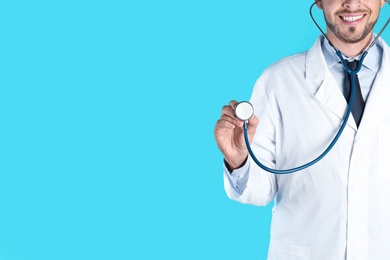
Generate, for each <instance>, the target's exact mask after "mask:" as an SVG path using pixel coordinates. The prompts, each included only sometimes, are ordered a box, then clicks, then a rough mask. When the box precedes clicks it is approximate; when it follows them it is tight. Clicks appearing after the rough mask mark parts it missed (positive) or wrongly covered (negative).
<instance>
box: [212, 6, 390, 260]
mask: <svg viewBox="0 0 390 260" xmlns="http://www.w3.org/2000/svg"><path fill="white" fill-rule="evenodd" d="M385 3H386V1H385V0H322V1H319V2H317V3H316V4H317V7H318V8H320V9H321V10H323V12H324V17H325V21H326V24H327V34H326V35H327V38H328V39H329V40H330V42H331V44H333V46H334V47H336V48H337V49H339V50H340V51H341V53H342V54H343V55H344V58H345V59H346V60H347V61H352V60H354V59H357V60H359V59H360V58H361V54H362V52H363V51H364V50H365V49H366V48H367V47H368V46H369V45H370V43H371V42H372V40H373V39H374V35H373V27H374V24H375V23H376V21H377V19H378V16H379V11H380V9H381V7H383V6H384V4H385ZM357 75H358V82H359V85H360V88H359V87H357V88H359V89H361V97H362V98H363V100H364V114H363V116H362V118H361V119H357V118H355V116H350V117H349V120H348V123H347V126H346V128H345V130H344V132H343V133H342V135H341V137H340V139H339V141H338V142H337V143H336V145H335V146H334V148H333V149H332V150H331V151H330V152H329V153H328V154H327V155H326V156H325V157H324V158H323V159H322V160H321V161H319V162H318V163H317V164H315V165H313V166H311V167H309V168H307V169H305V170H302V171H299V172H296V173H293V174H286V175H275V174H271V173H268V172H265V171H263V170H262V169H260V168H259V167H258V166H257V165H255V163H254V162H253V161H252V159H251V158H250V157H248V152H247V149H246V146H245V142H244V138H243V130H242V125H243V122H241V121H240V120H238V119H237V118H236V117H235V116H234V108H235V105H236V104H237V102H236V101H231V102H230V103H229V105H227V106H224V107H223V109H222V115H221V117H220V119H219V120H218V122H217V123H216V126H215V131H214V134H215V138H216V141H217V145H218V147H219V148H220V150H221V151H222V153H223V155H224V158H225V173H224V182H225V190H226V192H227V194H228V196H229V197H230V198H231V199H234V200H237V201H239V202H242V203H249V204H253V205H266V204H268V203H270V202H271V201H274V209H273V217H272V226H271V241H270V247H269V255H268V259H270V260H287V259H288V260H309V259H312V260H333V259H335V260H336V259H347V260H352V259H354V260H360V259H366V260H381V259H383V260H385V259H386V260H388V259H390V109H389V103H390V49H389V46H388V45H387V44H386V43H385V42H384V41H383V40H382V39H380V38H379V39H378V40H377V42H376V44H375V45H374V46H373V47H372V48H371V49H370V50H369V51H368V55H367V56H366V57H365V59H364V62H363V66H362V68H361V70H360V72H359V73H358V74H357ZM348 80H350V79H349V78H348V77H346V75H345V71H344V68H343V65H342V64H341V62H340V59H339V58H338V56H337V55H336V53H335V50H334V49H333V48H332V47H331V45H330V44H329V42H328V41H327V40H326V39H325V38H324V37H323V36H320V37H319V38H318V40H317V42H316V43H315V45H314V46H313V47H312V48H311V49H310V50H309V51H307V52H305V53H301V54H297V55H295V56H291V57H287V58H285V59H283V60H281V61H279V62H277V63H276V64H273V65H272V66H270V67H269V68H268V69H266V70H265V71H264V73H263V74H262V76H261V77H260V78H259V79H258V81H257V82H256V85H255V87H254V90H253V94H252V98H251V103H252V104H253V106H254V108H255V116H254V117H252V118H251V119H250V120H249V122H248V134H249V139H250V141H251V143H252V149H253V150H254V153H255V154H256V156H257V157H258V158H259V159H260V161H262V162H263V163H264V164H265V165H267V166H268V167H271V168H276V169H290V168H293V167H296V166H300V165H302V164H305V163H307V162H308V161H311V160H313V159H314V158H316V157H317V156H318V155H319V154H321V153H322V152H323V151H324V150H325V149H326V148H327V146H328V145H329V143H330V142H331V141H332V139H333V138H334V135H335V134H336V132H337V131H338V129H339V128H340V125H341V123H342V121H343V118H344V116H345V112H346V109H347V105H348V104H347V99H348V96H349V94H350V93H347V92H348V91H349V90H345V89H344V88H345V87H346V85H347V84H348V83H346V81H348ZM349 84H350V83H349ZM243 250H245V249H243Z"/></svg>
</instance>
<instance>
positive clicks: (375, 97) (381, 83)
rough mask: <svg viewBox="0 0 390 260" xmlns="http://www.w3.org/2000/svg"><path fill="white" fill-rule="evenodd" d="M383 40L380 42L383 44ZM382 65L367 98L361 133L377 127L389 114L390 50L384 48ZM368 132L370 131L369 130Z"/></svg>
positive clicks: (379, 41) (360, 128)
mask: <svg viewBox="0 0 390 260" xmlns="http://www.w3.org/2000/svg"><path fill="white" fill-rule="evenodd" d="M381 43H382V40H381V39H379V40H378V44H381ZM382 48H383V57H382V65H381V68H380V70H379V71H378V73H377V75H376V78H375V81H374V84H373V86H372V88H371V91H370V94H369V96H368V98H367V101H366V105H365V108H364V113H363V117H362V121H361V122H360V126H359V132H364V130H365V129H366V128H369V127H372V126H376V125H377V124H378V122H379V121H380V120H382V119H383V118H382V117H383V116H384V115H385V114H388V108H387V106H388V105H389V100H388V98H389V97H390V85H389V79H390V76H389V71H390V56H389V50H388V49H387V48H385V47H383V45H382ZM367 130H368V129H367Z"/></svg>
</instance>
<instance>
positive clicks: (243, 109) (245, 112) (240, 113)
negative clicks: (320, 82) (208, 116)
mask: <svg viewBox="0 0 390 260" xmlns="http://www.w3.org/2000/svg"><path fill="white" fill-rule="evenodd" d="M386 2H387V3H388V4H390V0H386ZM316 3H317V2H314V3H313V4H312V5H311V6H310V17H311V19H312V20H313V22H314V24H315V25H316V27H317V28H318V29H319V30H320V32H321V33H322V35H323V36H324V37H325V39H326V40H327V41H328V42H329V44H330V46H332V48H333V49H334V50H335V51H336V54H337V56H338V57H339V58H340V61H341V63H342V64H343V67H344V69H345V71H346V72H347V73H348V74H349V76H350V78H351V95H350V97H349V102H348V108H347V111H346V114H345V116H344V120H343V123H342V124H341V126H340V129H339V130H338V132H337V133H336V135H335V137H334V138H333V140H332V142H331V143H330V144H329V146H328V147H327V148H326V149H325V150H324V151H323V152H322V153H321V154H320V155H319V156H318V157H317V158H315V159H314V160H312V161H310V162H308V163H306V164H303V165H301V166H298V167H295V168H291V169H286V170H276V169H272V168H269V167H267V166H265V165H264V164H262V163H261V162H260V161H259V160H258V159H257V158H256V156H255V154H254V153H253V151H252V148H251V145H250V142H249V137H248V120H249V119H250V118H251V117H252V116H253V114H254V109H253V106H252V104H251V103H249V102H247V101H243V102H240V103H238V104H237V105H236V107H235V111H234V112H235V115H236V117H237V118H239V119H240V120H242V121H244V126H243V128H244V138H245V144H246V147H247V149H248V152H249V155H250V156H251V157H252V159H253V161H254V162H255V163H256V164H257V165H258V166H259V167H260V168H261V169H263V170H265V171H267V172H270V173H274V174H289V173H293V172H297V171H300V170H303V169H306V168H308V167H310V166H312V165H314V164H316V163H317V162H319V161H320V160H321V159H322V158H324V157H325V155H327V154H328V153H329V151H330V150H331V149H332V148H333V146H334V145H335V144H336V143H337V141H338V140H339V138H340V136H341V134H342V132H343V131H344V128H345V126H346V125H347V122H348V118H349V115H350V113H351V110H352V105H353V98H354V95H355V89H356V79H355V75H356V74H357V73H358V72H359V71H360V69H361V67H362V64H363V61H364V58H365V57H366V56H367V54H368V51H369V50H370V49H371V47H372V46H374V45H375V43H376V41H377V39H378V38H379V36H380V35H381V34H382V33H383V31H384V30H385V28H386V27H387V25H388V24H389V23H390V18H389V19H388V20H387V22H386V23H385V25H384V26H383V27H382V30H381V31H380V32H379V33H378V34H377V36H376V37H375V38H374V40H373V41H372V43H371V44H370V45H369V46H368V47H367V49H366V50H365V51H364V52H363V54H362V55H361V57H360V59H359V63H358V65H357V67H356V69H350V68H349V67H348V65H347V63H346V61H345V60H344V58H343V55H342V54H341V52H340V50H338V49H337V48H336V47H334V46H333V44H332V43H331V42H330V40H329V39H328V37H327V36H326V34H325V33H324V31H323V30H322V29H321V27H320V26H319V25H318V23H317V22H316V20H315V19H314V17H313V13H312V10H313V7H314V5H315V4H316Z"/></svg>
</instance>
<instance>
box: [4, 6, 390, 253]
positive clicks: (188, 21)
mask: <svg viewBox="0 0 390 260" xmlns="http://www.w3.org/2000/svg"><path fill="white" fill-rule="evenodd" d="M310 4H311V1H308V0H305V1H284V2H275V1H260V0H257V1H251V0H248V1H241V2H238V1H204V0H198V1H174V0H170V1H120V0H112V1H99V0H95V1H86V0H84V1H72V0H67V1H43V0H37V1H1V3H0V37H1V38H0V46H1V48H0V129H1V130H0V132H1V135H0V259H1V260H3V259H4V260H21V259H23V260H32V259H33V260H35V259H39V260H49V259H50V260H52V259H77V260H78V259H224V260H230V259H232V260H233V259H234V260H236V259H265V258H266V254H267V248H268V239H269V225H270V217H271V207H272V205H270V206H267V207H263V208H259V207H253V206H248V205H242V204H239V203H236V202H233V201H230V200H229V199H228V198H227V197H226V195H225V192H224V190H223V181H222V156H221V154H220V153H219V151H218V149H217V147H216V145H215V142H214V138H213V128H214V124H215V122H216V120H217V119H218V117H219V115H220V110H221V107H222V106H223V105H224V104H225V103H226V102H228V101H229V100H230V99H238V100H244V99H248V98H249V97H250V95H251V91H252V86H253V84H254V82H255V80H256V79H257V77H258V76H259V75H260V74H261V72H262V70H263V69H264V68H265V67H267V66H268V65H270V64H271V63H272V62H275V61H276V60H278V59H279V58H281V57H284V56H286V55H290V54H293V53H296V52H300V51H304V50H306V49H308V48H309V47H310V46H311V45H312V44H313V43H314V41H315V39H316V37H317V35H318V34H319V33H318V31H317V29H316V28H315V27H314V25H313V24H312V22H311V21H310V18H309V15H308V9H309V6H310ZM383 11H384V12H383V13H385V12H386V14H385V15H386V16H388V15H389V7H386V9H384V10H383ZM316 14H317V17H318V19H319V20H321V19H322V14H321V13H320V12H316ZM381 21H383V19H382V20H381ZM381 24H383V22H382V23H381ZM389 30H390V29H389ZM389 30H388V31H387V32H386V33H385V34H384V38H385V39H387V41H390V35H389V34H390V31H389Z"/></svg>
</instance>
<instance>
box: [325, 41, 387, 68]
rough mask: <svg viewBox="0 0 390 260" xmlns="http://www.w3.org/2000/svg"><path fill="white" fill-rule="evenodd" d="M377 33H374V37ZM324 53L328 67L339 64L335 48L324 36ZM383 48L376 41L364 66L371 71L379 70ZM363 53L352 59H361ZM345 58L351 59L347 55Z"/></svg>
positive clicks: (365, 59)
mask: <svg viewBox="0 0 390 260" xmlns="http://www.w3.org/2000/svg"><path fill="white" fill-rule="evenodd" d="M375 36H376V35H373V39H374V37H375ZM322 53H323V54H324V57H325V60H326V64H327V65H328V68H330V67H332V66H334V65H335V64H338V63H339V61H340V59H339V57H338V56H337V55H336V52H335V50H334V49H333V47H332V46H330V44H329V42H328V41H327V40H326V39H325V37H323V40H322ZM382 53H383V50H382V48H381V47H380V46H379V45H378V44H376V43H375V45H374V46H373V47H372V48H371V49H370V50H369V51H368V53H367V56H366V57H365V58H364V61H363V66H364V67H366V68H367V69H369V70H371V71H378V70H379V68H380V64H381V60H382V59H381V57H382ZM360 56H361V55H358V56H356V57H354V58H352V59H357V60H359V59H360ZM343 57H344V58H345V59H351V58H348V57H345V56H344V55H343Z"/></svg>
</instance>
